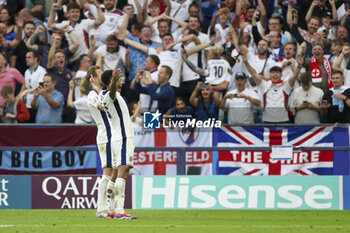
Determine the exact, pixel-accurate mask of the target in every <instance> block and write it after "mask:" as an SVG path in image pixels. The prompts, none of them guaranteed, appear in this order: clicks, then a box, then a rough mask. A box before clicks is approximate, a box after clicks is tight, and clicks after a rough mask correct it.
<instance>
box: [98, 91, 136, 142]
mask: <svg viewBox="0 0 350 233" xmlns="http://www.w3.org/2000/svg"><path fill="white" fill-rule="evenodd" d="M99 99H100V100H99V101H100V102H101V103H102V105H103V108H104V109H105V112H106V113H107V116H108V118H109V120H110V122H111V127H112V139H111V141H112V142H114V141H118V140H123V139H126V138H133V137H134V129H133V127H132V122H131V119H130V114H129V109H128V106H127V105H126V103H125V100H124V99H123V97H122V96H121V95H120V94H119V92H117V93H116V95H115V98H114V100H112V99H111V97H110V96H109V91H108V90H105V91H102V92H101V93H100V96H99Z"/></svg>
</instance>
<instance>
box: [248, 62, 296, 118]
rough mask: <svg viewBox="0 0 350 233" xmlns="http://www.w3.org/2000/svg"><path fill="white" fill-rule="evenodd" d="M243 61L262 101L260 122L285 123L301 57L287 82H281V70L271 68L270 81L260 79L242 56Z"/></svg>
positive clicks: (263, 78) (279, 68) (275, 67)
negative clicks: (289, 98)
mask: <svg viewBox="0 0 350 233" xmlns="http://www.w3.org/2000/svg"><path fill="white" fill-rule="evenodd" d="M243 61H244V63H245V65H246V67H247V69H248V71H249V72H250V73H251V74H252V76H253V79H254V81H255V83H256V84H257V86H258V94H259V96H260V99H262V106H263V115H262V120H263V121H264V122H265V123H287V122H288V121H289V117H288V104H287V103H288V95H289V94H290V93H291V91H292V89H293V87H294V83H295V80H296V78H297V76H298V74H299V72H300V69H301V67H302V66H301V64H302V63H303V57H302V56H301V57H298V58H297V61H298V64H299V65H298V66H297V67H296V68H295V69H294V72H293V74H292V75H291V76H290V77H289V79H288V81H285V82H284V81H283V80H282V79H281V78H282V68H281V67H279V66H273V67H272V68H271V69H270V80H266V78H265V77H262V78H261V77H260V75H259V74H257V72H256V71H255V69H254V68H253V67H252V66H251V65H250V64H249V63H248V61H247V57H246V56H243Z"/></svg>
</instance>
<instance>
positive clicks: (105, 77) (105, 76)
mask: <svg viewBox="0 0 350 233" xmlns="http://www.w3.org/2000/svg"><path fill="white" fill-rule="evenodd" d="M112 76H113V70H106V71H104V72H103V73H102V76H101V81H102V83H103V84H104V85H105V86H106V87H108V86H109V84H110V83H111V79H112Z"/></svg>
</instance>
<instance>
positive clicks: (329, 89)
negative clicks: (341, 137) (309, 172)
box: [0, 0, 350, 126]
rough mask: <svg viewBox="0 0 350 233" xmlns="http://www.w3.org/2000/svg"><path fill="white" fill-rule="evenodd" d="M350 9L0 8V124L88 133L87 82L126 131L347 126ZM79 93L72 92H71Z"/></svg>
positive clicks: (247, 1)
mask: <svg viewBox="0 0 350 233" xmlns="http://www.w3.org/2000/svg"><path fill="white" fill-rule="evenodd" d="M349 5H350V1H349V0H313V1H312V0H302V1H299V0H275V1H274V0H269V1H267V0H226V1H220V0H210V1H194V0H176V1H173V0H152V1H151V0H150V1H148V0H103V1H102V0H101V1H98V0H58V1H57V2H55V1H53V0H51V1H44V0H11V1H10V0H7V1H6V0H0V9H1V10H0V51H1V54H0V91H1V96H0V106H1V108H0V116H1V120H0V122H2V123H23V122H27V123H53V124H57V123H76V124H93V123H94V122H93V120H92V117H91V114H90V112H89V109H88V106H87V95H88V93H89V90H87V89H86V88H80V84H81V83H83V82H84V79H90V77H89V76H88V75H87V71H88V69H89V67H90V66H92V65H97V66H99V67H101V69H102V70H103V71H107V70H116V69H120V70H121V72H122V77H123V87H122V89H121V90H120V92H121V95H122V96H123V98H124V99H125V100H126V102H127V103H128V106H129V111H130V114H131V116H130V117H131V119H132V121H133V123H134V124H135V126H136V125H141V124H142V113H143V112H146V111H155V110H156V109H158V110H159V111H160V112H161V113H163V116H164V117H166V118H167V119H166V122H169V120H172V121H175V120H179V119H181V117H179V116H184V117H185V118H188V117H189V116H190V117H195V118H197V119H199V120H203V121H205V120H207V119H212V118H214V119H219V120H222V121H223V122H224V123H226V124H229V125H234V124H254V123H261V122H263V123H296V124H318V123H334V122H339V123H350V59H349V54H350V46H349V42H350V37H349V30H350V8H349ZM82 86H83V85H82Z"/></svg>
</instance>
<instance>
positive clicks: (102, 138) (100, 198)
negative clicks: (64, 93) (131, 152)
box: [81, 66, 113, 218]
mask: <svg viewBox="0 0 350 233" xmlns="http://www.w3.org/2000/svg"><path fill="white" fill-rule="evenodd" d="M101 74H102V70H101V69H100V67H98V66H91V67H90V68H89V69H88V71H87V74H86V77H85V78H84V79H83V83H82V84H81V85H82V87H83V88H86V89H90V88H91V85H94V86H98V87H99V88H101V89H102V88H103V84H102V82H101ZM87 104H88V107H89V110H90V113H91V116H92V117H93V119H94V121H95V122H96V125H97V137H96V142H97V146H98V151H99V155H100V159H101V166H102V168H103V175H102V178H101V179H100V182H99V186H98V195H97V212H96V217H98V218H105V217H107V209H108V205H107V198H106V190H107V185H108V182H109V180H110V178H111V176H112V173H113V168H112V147H111V135H112V134H111V126H110V124H109V121H108V117H107V114H106V112H105V111H104V110H103V107H102V106H101V105H100V104H99V98H98V93H97V92H96V91H94V90H90V92H89V94H88V97H87Z"/></svg>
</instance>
